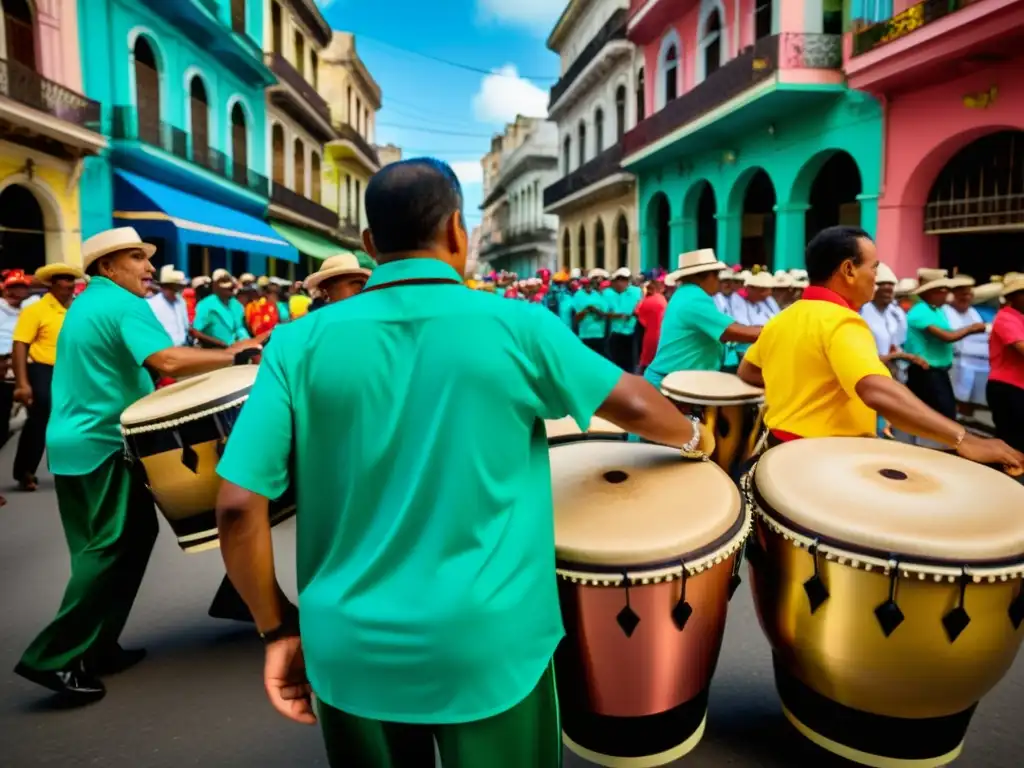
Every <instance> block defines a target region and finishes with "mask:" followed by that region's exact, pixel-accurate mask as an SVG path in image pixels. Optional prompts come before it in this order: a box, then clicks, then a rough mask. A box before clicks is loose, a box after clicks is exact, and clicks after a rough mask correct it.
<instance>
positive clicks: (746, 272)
mask: <svg viewBox="0 0 1024 768" xmlns="http://www.w3.org/2000/svg"><path fill="white" fill-rule="evenodd" d="M752 274H754V273H753V272H751V271H750V270H749V269H744V270H743V271H742V272H740V273H739V274H737V275H736V279H737V280H739V281H740V282H741V283H746V282H747V280H748V279H750V276H751V275H752Z"/></svg>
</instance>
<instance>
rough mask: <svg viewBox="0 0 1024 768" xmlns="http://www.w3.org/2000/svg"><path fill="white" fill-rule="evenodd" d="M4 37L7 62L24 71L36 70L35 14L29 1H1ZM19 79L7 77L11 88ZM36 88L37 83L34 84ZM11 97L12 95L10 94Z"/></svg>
mask: <svg viewBox="0 0 1024 768" xmlns="http://www.w3.org/2000/svg"><path fill="white" fill-rule="evenodd" d="M0 8H2V10H3V14H4V36H5V38H6V39H5V42H6V44H7V61H8V62H13V63H14V64H16V65H19V66H21V67H24V68H25V69H29V70H32V71H33V72H35V71H36V70H37V66H38V65H37V60H36V23H35V14H34V13H33V12H32V5H31V3H29V0H3V3H0ZM19 79H20V78H15V77H9V80H10V81H11V82H10V84H11V85H12V86H13V85H14V84H15V83H16V82H17V81H18V80H19ZM36 87H37V88H38V83H37V84H36ZM12 95H13V94H12Z"/></svg>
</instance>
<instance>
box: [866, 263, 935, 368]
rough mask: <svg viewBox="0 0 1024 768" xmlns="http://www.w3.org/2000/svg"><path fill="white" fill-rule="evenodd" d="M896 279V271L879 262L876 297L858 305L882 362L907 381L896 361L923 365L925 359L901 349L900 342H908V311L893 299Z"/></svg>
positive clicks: (901, 344) (902, 366)
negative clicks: (860, 305) (861, 305)
mask: <svg viewBox="0 0 1024 768" xmlns="http://www.w3.org/2000/svg"><path fill="white" fill-rule="evenodd" d="M897 282H898V280H897V278H896V273H895V272H893V271H892V270H891V269H890V268H889V267H888V266H887V265H885V264H882V263H879V265H878V274H877V275H876V276H875V298H874V299H872V300H871V301H869V302H868V303H867V304H865V305H864V306H863V307H861V310H860V314H861V317H863V318H864V322H866V323H867V324H868V328H870V329H871V335H872V336H874V337H875V344H876V345H877V346H878V356H879V357H881V358H882V362H884V363H885V364H886V365H888V366H889V370H891V371H892V372H893V376H894V377H895V378H897V379H899V380H900V381H906V378H907V375H906V365H899V364H898V361H906V362H913V363H914V364H915V365H920V366H922V367H927V363H925V362H924V360H922V359H921V358H919V357H915V356H914V355H908V354H907V353H906V352H904V351H903V345H904V344H906V343H907V314H906V313H905V312H904V311H903V309H902V308H901V307H900V306H899V304H897V303H896V301H895V294H896V284H897Z"/></svg>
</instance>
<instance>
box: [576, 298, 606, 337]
mask: <svg viewBox="0 0 1024 768" xmlns="http://www.w3.org/2000/svg"><path fill="white" fill-rule="evenodd" d="M588 307H593V308H594V309H596V310H597V311H598V312H607V311H608V302H607V301H606V300H605V298H604V296H603V295H601V293H600V291H590V292H589V293H588V292H587V291H585V290H583V289H582V288H581V289H580V290H578V291H576V295H575V296H573V303H572V308H573V310H574V311H575V312H576V314H579V313H580V312H582V311H583V310H584V309H586V308H588ZM606 324H607V320H606V319H605V317H604V315H598V314H595V313H593V312H588V313H587V314H586V316H585V317H583V318H581V319H580V321H579V327H578V329H577V330H578V332H579V335H580V338H581V339H603V338H604V334H605V325H606Z"/></svg>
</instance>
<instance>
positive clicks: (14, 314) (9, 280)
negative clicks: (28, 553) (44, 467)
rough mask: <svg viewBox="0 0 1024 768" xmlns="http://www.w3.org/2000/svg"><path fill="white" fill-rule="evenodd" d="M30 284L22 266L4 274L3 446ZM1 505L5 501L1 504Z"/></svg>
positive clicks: (0, 309)
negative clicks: (14, 354)
mask: <svg viewBox="0 0 1024 768" xmlns="http://www.w3.org/2000/svg"><path fill="white" fill-rule="evenodd" d="M31 285H32V278H31V277H28V276H27V275H26V274H25V273H24V272H23V271H22V270H20V269H12V270H10V271H9V272H7V273H6V274H5V275H4V277H3V283H2V286H3V288H2V293H3V298H0V446H2V445H3V444H4V443H6V442H7V439H8V438H9V437H10V436H11V411H12V410H13V409H14V380H13V378H14V376H13V373H11V351H12V350H13V348H14V326H15V325H16V324H17V323H18V315H20V314H21V303H22V302H23V301H25V297H26V296H28V289H29V287H30V286H31ZM9 378H10V381H9V380H8V379H9ZM0 502H2V498H0ZM2 506H3V503H0V507H2Z"/></svg>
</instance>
